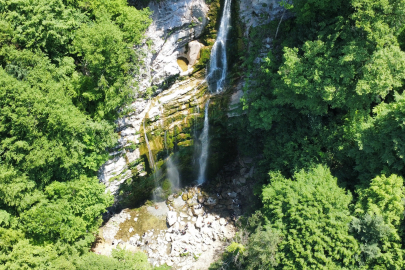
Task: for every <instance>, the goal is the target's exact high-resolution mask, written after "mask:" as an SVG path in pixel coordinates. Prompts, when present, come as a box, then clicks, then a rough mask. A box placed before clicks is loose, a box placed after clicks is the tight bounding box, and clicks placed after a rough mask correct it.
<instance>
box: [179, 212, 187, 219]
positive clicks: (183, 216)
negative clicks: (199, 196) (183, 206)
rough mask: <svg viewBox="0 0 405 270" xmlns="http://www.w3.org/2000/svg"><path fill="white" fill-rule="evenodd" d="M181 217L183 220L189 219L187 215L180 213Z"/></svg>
mask: <svg viewBox="0 0 405 270" xmlns="http://www.w3.org/2000/svg"><path fill="white" fill-rule="evenodd" d="M180 217H181V218H188V215H187V214H185V213H183V212H180Z"/></svg>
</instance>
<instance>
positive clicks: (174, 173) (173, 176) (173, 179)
mask: <svg viewBox="0 0 405 270" xmlns="http://www.w3.org/2000/svg"><path fill="white" fill-rule="evenodd" d="M166 166H167V177H168V178H169V181H170V186H171V190H172V192H175V191H177V190H178V189H179V188H180V174H179V170H178V169H177V166H176V164H175V159H174V157H173V155H172V156H170V157H169V158H168V159H167V162H166Z"/></svg>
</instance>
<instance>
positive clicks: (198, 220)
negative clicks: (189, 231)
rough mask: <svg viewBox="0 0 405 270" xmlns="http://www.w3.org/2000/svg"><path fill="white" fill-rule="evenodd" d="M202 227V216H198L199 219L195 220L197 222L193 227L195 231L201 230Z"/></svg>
mask: <svg viewBox="0 0 405 270" xmlns="http://www.w3.org/2000/svg"><path fill="white" fill-rule="evenodd" d="M202 225H203V218H202V216H199V217H198V218H197V220H196V222H195V224H194V226H195V227H196V228H197V229H201V227H202Z"/></svg>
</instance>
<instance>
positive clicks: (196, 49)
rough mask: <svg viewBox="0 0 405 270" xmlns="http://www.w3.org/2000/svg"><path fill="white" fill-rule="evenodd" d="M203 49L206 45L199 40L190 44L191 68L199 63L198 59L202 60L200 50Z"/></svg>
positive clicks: (189, 63)
mask: <svg viewBox="0 0 405 270" xmlns="http://www.w3.org/2000/svg"><path fill="white" fill-rule="evenodd" d="M203 47H204V45H203V44H201V43H200V42H198V41H197V40H193V41H191V42H189V43H188V50H187V60H188V66H189V68H190V67H192V66H194V64H195V63H196V62H197V59H199V58H200V50H201V49H202V48H203Z"/></svg>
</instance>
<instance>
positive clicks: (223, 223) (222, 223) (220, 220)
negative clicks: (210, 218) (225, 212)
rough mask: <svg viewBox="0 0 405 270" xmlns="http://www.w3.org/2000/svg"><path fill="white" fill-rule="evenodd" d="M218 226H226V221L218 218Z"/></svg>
mask: <svg viewBox="0 0 405 270" xmlns="http://www.w3.org/2000/svg"><path fill="white" fill-rule="evenodd" d="M219 224H221V226H223V225H225V224H226V220H225V219H224V218H220V219H219Z"/></svg>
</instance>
